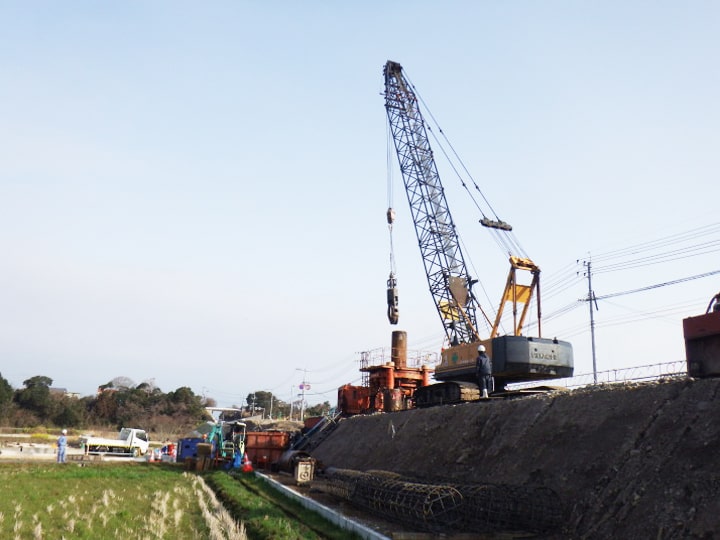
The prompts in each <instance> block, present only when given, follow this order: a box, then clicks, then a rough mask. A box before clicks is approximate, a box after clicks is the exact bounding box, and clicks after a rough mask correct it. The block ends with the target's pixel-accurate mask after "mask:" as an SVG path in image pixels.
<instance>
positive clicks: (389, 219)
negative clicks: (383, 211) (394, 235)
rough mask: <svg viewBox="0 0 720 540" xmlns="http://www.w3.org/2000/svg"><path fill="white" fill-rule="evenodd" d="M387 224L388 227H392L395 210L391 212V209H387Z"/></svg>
mask: <svg viewBox="0 0 720 540" xmlns="http://www.w3.org/2000/svg"><path fill="white" fill-rule="evenodd" d="M387 222H388V225H392V224H393V223H395V210H393V209H392V208H388V209H387Z"/></svg>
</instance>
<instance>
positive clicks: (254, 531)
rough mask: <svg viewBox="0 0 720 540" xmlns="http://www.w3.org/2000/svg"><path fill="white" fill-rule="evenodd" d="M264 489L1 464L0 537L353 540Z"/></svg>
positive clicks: (89, 468)
mask: <svg viewBox="0 0 720 540" xmlns="http://www.w3.org/2000/svg"><path fill="white" fill-rule="evenodd" d="M260 484H261V483H260V482H259V481H258V480H257V479H255V478H254V477H253V476H252V475H249V476H246V475H242V476H237V477H235V476H232V475H230V474H228V473H226V472H224V471H215V472H210V473H203V474H195V473H192V472H187V471H185V470H184V469H183V468H182V467H181V466H179V465H174V464H145V463H134V462H131V463H92V464H90V465H86V466H79V465H78V464H75V463H68V464H65V465H59V464H56V463H47V462H45V463H2V464H0V485H2V486H3V496H2V497H0V538H3V539H6V538H7V539H18V540H19V539H29V538H30V539H41V538H57V539H62V538H65V539H68V540H69V539H71V538H72V539H83V538H88V539H90V538H92V539H104V538H128V539H130V538H143V539H173V540H176V539H178V538H193V539H203V538H208V539H218V540H220V539H228V540H229V539H233V540H234V539H244V538H251V539H284V540H296V539H297V540H299V539H308V540H314V539H320V538H329V539H334V538H337V539H345V538H351V537H352V535H350V534H349V533H347V532H346V531H342V530H341V529H338V528H337V527H335V526H334V525H331V524H330V523H328V522H327V521H326V520H324V519H323V518H321V517H319V516H317V515H316V514H313V513H312V512H310V513H309V512H308V511H307V510H302V509H299V508H296V507H294V505H293V502H292V501H289V500H287V499H285V498H284V497H283V496H281V495H280V494H278V493H277V492H274V490H268V489H267V488H264V487H262V486H261V485H260ZM209 486H212V489H211V488H210V487H209ZM213 490H215V491H213ZM216 492H217V493H218V496H219V498H220V499H221V500H222V504H221V503H219V502H218V497H216V494H215V493H216ZM246 529H247V533H246Z"/></svg>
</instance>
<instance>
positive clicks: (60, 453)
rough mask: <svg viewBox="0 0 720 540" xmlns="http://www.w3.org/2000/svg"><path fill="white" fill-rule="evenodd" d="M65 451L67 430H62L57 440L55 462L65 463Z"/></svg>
mask: <svg viewBox="0 0 720 540" xmlns="http://www.w3.org/2000/svg"><path fill="white" fill-rule="evenodd" d="M66 451H67V429H63V430H62V432H61V433H60V436H59V437H58V439H57V462H58V463H65V452H66Z"/></svg>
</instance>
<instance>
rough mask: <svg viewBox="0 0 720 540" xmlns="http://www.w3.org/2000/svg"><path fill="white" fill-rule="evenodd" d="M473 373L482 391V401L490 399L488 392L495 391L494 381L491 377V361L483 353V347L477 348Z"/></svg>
mask: <svg viewBox="0 0 720 540" xmlns="http://www.w3.org/2000/svg"><path fill="white" fill-rule="evenodd" d="M475 373H476V375H477V378H478V384H479V386H480V389H481V390H482V399H487V398H488V397H490V396H489V395H488V392H492V391H493V390H494V389H495V381H494V380H493V376H492V360H490V357H489V356H488V355H487V353H486V352H485V345H480V346H479V347H478V355H477V359H476V360H475Z"/></svg>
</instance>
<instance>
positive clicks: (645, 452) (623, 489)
mask: <svg viewBox="0 0 720 540" xmlns="http://www.w3.org/2000/svg"><path fill="white" fill-rule="evenodd" d="M719 390H720V380H718V379H704V380H692V379H682V380H672V381H662V382H654V383H645V384H628V385H613V386H602V387H595V388H589V389H583V390H576V391H573V392H568V393H559V394H555V395H553V396H535V397H527V398H523V399H515V400H490V401H487V402H475V403H468V404H464V405H456V406H446V407H435V408H431V409H424V410H412V411H405V412H398V413H390V414H378V415H372V416H358V417H353V418H349V419H346V420H343V421H341V422H340V424H339V425H338V427H337V429H336V430H335V431H334V432H333V433H332V435H330V437H328V438H327V439H326V440H325V441H324V442H323V443H322V444H320V445H319V446H318V447H317V448H316V449H315V450H314V451H313V456H314V457H315V458H316V459H318V460H319V461H320V464H321V466H322V467H337V468H342V469H353V470H359V471H368V470H386V471H391V472H395V473H398V474H401V475H403V476H407V477H409V478H419V479H422V480H433V481H437V482H448V483H451V482H457V483H465V484H467V483H479V484H482V483H494V484H504V485H513V486H544V487H548V488H550V489H552V490H553V491H554V492H555V493H557V494H558V495H559V497H560V500H561V502H562V505H563V509H564V516H565V517H564V520H563V521H564V526H563V529H562V530H560V531H557V533H555V534H553V535H551V536H546V538H552V539H556V538H557V539H560V538H588V539H596V538H597V539H600V538H603V539H605V538H653V539H671V538H672V539H676V538H677V539H680V538H682V539H687V538H714V537H715V535H716V534H717V531H718V530H720V497H719V495H720V452H718V450H719V445H720V421H718V420H719V419H720V403H718V400H717V396H718V391H719Z"/></svg>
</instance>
